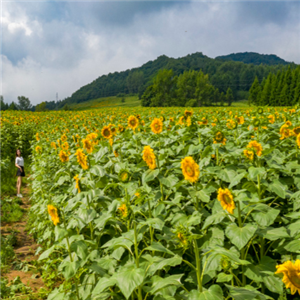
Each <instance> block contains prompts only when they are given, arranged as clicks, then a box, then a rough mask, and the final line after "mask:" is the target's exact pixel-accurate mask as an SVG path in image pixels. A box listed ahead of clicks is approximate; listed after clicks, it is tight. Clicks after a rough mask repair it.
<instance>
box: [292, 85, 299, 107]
mask: <svg viewBox="0 0 300 300" xmlns="http://www.w3.org/2000/svg"><path fill="white" fill-rule="evenodd" d="M293 103H294V104H300V81H298V84H297V86H296V88H295V93H294V99H293Z"/></svg>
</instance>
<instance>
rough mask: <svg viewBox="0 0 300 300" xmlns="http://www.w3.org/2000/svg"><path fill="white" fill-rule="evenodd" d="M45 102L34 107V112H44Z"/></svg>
mask: <svg viewBox="0 0 300 300" xmlns="http://www.w3.org/2000/svg"><path fill="white" fill-rule="evenodd" d="M46 110H47V108H46V102H42V103H40V104H38V105H37V106H36V107H35V111H46Z"/></svg>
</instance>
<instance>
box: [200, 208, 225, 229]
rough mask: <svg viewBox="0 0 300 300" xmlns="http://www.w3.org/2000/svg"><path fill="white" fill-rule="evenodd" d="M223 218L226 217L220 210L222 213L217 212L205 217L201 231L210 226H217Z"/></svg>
mask: <svg viewBox="0 0 300 300" xmlns="http://www.w3.org/2000/svg"><path fill="white" fill-rule="evenodd" d="M225 216H226V214H225V212H224V211H223V210H222V211H219V212H217V213H216V214H213V215H211V216H209V217H207V218H206V220H205V222H204V224H203V227H202V229H205V228H207V227H208V226H209V225H211V224H219V223H220V222H222V221H223V219H224V218H225Z"/></svg>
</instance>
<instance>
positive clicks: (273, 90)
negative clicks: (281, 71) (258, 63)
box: [269, 73, 279, 106]
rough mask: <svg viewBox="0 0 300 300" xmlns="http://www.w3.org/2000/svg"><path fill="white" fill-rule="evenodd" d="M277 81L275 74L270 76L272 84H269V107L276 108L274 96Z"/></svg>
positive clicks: (275, 97)
mask: <svg viewBox="0 0 300 300" xmlns="http://www.w3.org/2000/svg"><path fill="white" fill-rule="evenodd" d="M278 80H279V76H278V73H277V76H276V75H275V74H273V75H272V80H271V81H272V84H271V95H270V99H269V104H270V105H271V106H276V101H277V96H276V88H277V82H278Z"/></svg>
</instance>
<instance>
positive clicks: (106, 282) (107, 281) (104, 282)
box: [92, 277, 117, 297]
mask: <svg viewBox="0 0 300 300" xmlns="http://www.w3.org/2000/svg"><path fill="white" fill-rule="evenodd" d="M116 283H117V279H116V278H114V277H110V278H106V277H102V278H101V279H100V280H99V281H98V283H97V285H96V287H95V288H94V290H93V292H92V295H93V297H95V296H96V295H98V294H100V293H102V292H103V291H104V290H105V289H107V288H108V287H110V286H113V285H115V284H116Z"/></svg>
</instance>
